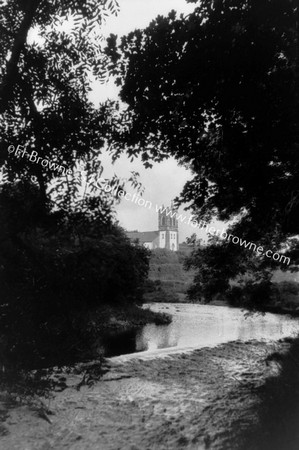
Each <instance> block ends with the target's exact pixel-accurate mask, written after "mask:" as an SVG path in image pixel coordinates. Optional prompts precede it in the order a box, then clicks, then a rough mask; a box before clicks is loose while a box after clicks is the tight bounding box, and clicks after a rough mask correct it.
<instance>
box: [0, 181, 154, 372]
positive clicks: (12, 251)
mask: <svg viewBox="0 0 299 450" xmlns="http://www.w3.org/2000/svg"><path fill="white" fill-rule="evenodd" d="M0 205H1V206H0V207H1V214H0V229H1V237H2V239H1V242H0V255H1V256H0V290H1V314H0V323H1V326H0V328H1V347H0V351H1V360H2V364H3V366H4V367H6V368H7V367H10V366H13V367H14V368H15V367H20V368H32V367H42V366H49V365H51V364H52V365H54V364H62V363H69V362H72V361H75V360H76V359H86V358H88V357H92V356H95V355H96V347H97V341H98V338H99V335H100V332H101V329H100V326H99V325H98V324H97V323H96V322H95V321H94V317H93V315H94V311H96V310H97V309H99V308H100V307H101V305H103V304H105V303H109V304H113V305H115V306H116V307H117V305H121V304H122V305H123V304H125V303H126V302H127V303H136V302H140V301H141V297H142V286H143V282H144V280H145V279H146V277H147V271H148V253H147V251H146V250H145V249H143V248H139V247H134V246H131V244H130V242H129V241H128V239H127V238H126V236H125V234H124V232H123V231H122V230H121V229H120V228H118V227H116V226H115V225H113V224H112V221H111V218H110V219H109V217H108V218H107V217H105V218H104V217H101V213H100V210H99V211H98V215H97V216H96V214H93V215H90V216H88V215H87V214H86V213H82V214H81V215H80V214H78V213H74V214H73V215H70V214H69V213H68V214H63V213H62V212H56V213H55V212H51V209H50V205H48V206H47V205H45V204H44V203H43V202H41V200H40V196H39V192H38V189H37V188H36V187H34V186H32V185H30V184H28V183H22V182H20V183H19V184H18V185H4V186H3V187H2V190H1V193H0ZM107 219H108V220H107Z"/></svg>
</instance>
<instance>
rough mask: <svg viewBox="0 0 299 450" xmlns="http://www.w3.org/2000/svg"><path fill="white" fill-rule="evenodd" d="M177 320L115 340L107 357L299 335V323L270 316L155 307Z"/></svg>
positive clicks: (191, 307)
mask: <svg viewBox="0 0 299 450" xmlns="http://www.w3.org/2000/svg"><path fill="white" fill-rule="evenodd" d="M150 308H151V309H152V310H153V311H159V312H167V313H170V314H171V315H172V316H173V321H172V323H171V324H170V325H163V326H157V325H153V324H150V325H146V326H145V327H143V328H142V329H141V330H140V331H138V332H137V333H136V334H134V335H132V334H129V335H127V336H124V335H122V336H120V337H118V338H114V340H113V342H109V345H108V346H106V356H116V355H121V354H126V353H134V352H142V351H147V352H155V351H158V350H159V349H163V348H165V349H166V348H178V349H184V348H190V347H191V348H201V347H211V346H214V345H218V344H222V343H224V342H228V341H234V340H242V341H247V340H252V339H257V340H277V339H280V338H282V337H287V336H292V335H293V334H295V333H296V332H297V333H298V331H299V320H298V319H297V318H290V317H288V316H281V315H274V314H270V313H266V314H264V315H261V314H254V315H251V316H249V317H248V316H247V315H246V314H244V313H243V312H242V311H241V310H240V309H238V308H229V307H226V306H209V305H194V304H172V305H171V304H163V303H156V304H151V305H150Z"/></svg>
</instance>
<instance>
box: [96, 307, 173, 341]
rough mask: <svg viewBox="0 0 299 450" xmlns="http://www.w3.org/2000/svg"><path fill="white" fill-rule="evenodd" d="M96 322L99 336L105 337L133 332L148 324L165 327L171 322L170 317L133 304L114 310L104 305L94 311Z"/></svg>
mask: <svg viewBox="0 0 299 450" xmlns="http://www.w3.org/2000/svg"><path fill="white" fill-rule="evenodd" d="M96 321H97V324H98V326H99V327H100V329H101V331H100V334H103V335H107V334H111V333H113V334H117V333H123V332H128V331H134V330H136V329H138V328H140V327H143V326H144V325H146V324H148V323H154V324H155V325H167V324H169V323H170V322H171V316H170V314H165V313H158V312H153V311H151V310H149V309H146V308H142V307H140V306H137V305H134V304H131V305H126V306H121V307H116V308H114V307H112V306H111V305H104V306H103V307H101V308H100V309H98V310H97V311H96Z"/></svg>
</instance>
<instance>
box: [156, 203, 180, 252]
mask: <svg viewBox="0 0 299 450" xmlns="http://www.w3.org/2000/svg"><path fill="white" fill-rule="evenodd" d="M158 221H159V222H158V226H159V248H166V249H167V250H171V251H173V252H177V251H178V249H179V225H178V221H177V210H176V209H175V208H174V206H173V202H171V207H170V208H169V207H167V208H165V207H164V205H163V206H162V207H161V208H160V210H159V212H158Z"/></svg>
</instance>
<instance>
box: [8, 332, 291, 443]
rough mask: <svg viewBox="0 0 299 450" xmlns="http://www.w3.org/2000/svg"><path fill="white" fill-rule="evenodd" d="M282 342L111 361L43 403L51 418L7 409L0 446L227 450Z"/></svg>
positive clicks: (248, 418)
mask: <svg viewBox="0 0 299 450" xmlns="http://www.w3.org/2000/svg"><path fill="white" fill-rule="evenodd" d="M288 347H289V344H287V343H274V342H273V343H269V342H268V343H266V342H258V341H250V342H245V343H244V342H239V341H237V342H232V343H227V344H223V345H220V346H217V347H215V348H203V349H199V350H194V351H190V352H185V353H179V354H172V355H167V354H163V353H161V355H157V354H155V355H154V356H153V355H152V357H148V356H147V357H144V358H142V356H141V355H139V356H138V357H137V355H135V357H134V358H132V357H131V356H130V357H128V358H127V360H126V357H122V359H120V358H111V359H110V360H109V361H108V364H109V366H110V370H109V371H108V372H107V373H106V374H105V375H104V377H103V378H102V379H101V381H99V382H97V383H96V384H95V385H94V386H92V387H90V388H88V387H86V386H83V387H82V388H81V389H80V390H79V391H78V390H77V389H76V388H75V386H76V385H77V384H78V383H79V381H80V379H81V378H82V376H81V377H79V376H68V378H67V383H68V386H69V387H68V388H67V389H66V390H64V391H63V392H57V393H55V394H54V397H53V399H52V400H51V401H50V403H49V407H50V409H51V410H52V411H53V413H54V414H53V415H51V416H49V418H50V420H51V423H49V422H47V421H46V420H43V419H42V418H40V417H39V416H38V414H37V412H34V411H31V410H29V409H28V408H27V407H25V406H24V407H19V408H16V409H13V410H11V411H10V414H9V417H8V418H7V420H6V422H4V426H5V428H6V429H7V430H8V433H7V434H6V435H5V436H3V437H1V439H0V448H1V449H2V450H37V449H38V450H47V449H55V450H60V449H72V450H146V449H148V450H156V449H157V450H164V449H165V450H166V449H169V450H175V449H182V448H184V449H190V450H193V449H194V450H195V449H196V450H205V449H215V450H226V449H227V450H234V449H237V448H239V447H238V446H239V443H240V442H241V440H242V435H243V430H246V429H248V427H251V426H252V425H254V423H255V421H256V416H255V410H256V408H255V407H256V405H257V402H258V401H259V397H258V395H257V394H256V390H257V389H258V388H259V387H260V386H261V385H262V384H263V383H264V381H265V379H266V378H267V377H268V376H270V375H273V374H275V373H278V366H277V364H276V363H275V362H273V363H271V364H266V363H265V358H266V357H267V355H269V354H271V353H273V352H274V351H275V352H277V351H279V352H284V351H286V350H287V349H288Z"/></svg>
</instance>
